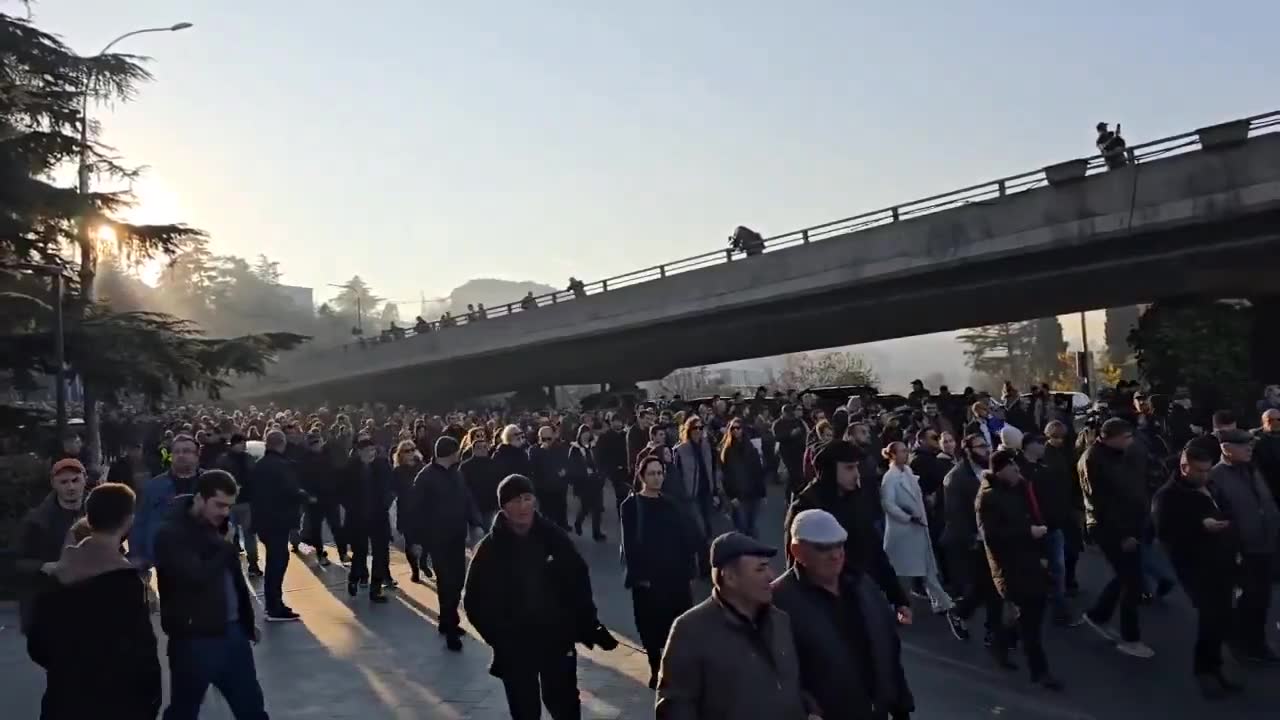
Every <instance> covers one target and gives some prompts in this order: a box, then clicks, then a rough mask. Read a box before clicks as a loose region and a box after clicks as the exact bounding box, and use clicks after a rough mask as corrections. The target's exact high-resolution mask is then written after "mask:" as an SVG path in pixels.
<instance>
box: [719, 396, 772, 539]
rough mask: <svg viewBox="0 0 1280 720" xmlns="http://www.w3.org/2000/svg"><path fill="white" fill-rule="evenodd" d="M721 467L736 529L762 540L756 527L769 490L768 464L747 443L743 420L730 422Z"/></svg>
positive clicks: (723, 446)
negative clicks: (766, 482) (765, 477)
mask: <svg viewBox="0 0 1280 720" xmlns="http://www.w3.org/2000/svg"><path fill="white" fill-rule="evenodd" d="M720 466H721V467H722V468H723V473H724V475H723V477H724V493H725V496H726V497H728V498H729V504H730V506H731V508H732V512H733V525H734V527H735V528H736V529H737V530H738V532H740V533H743V534H744V535H749V536H751V537H759V535H760V533H759V530H758V528H757V527H756V525H757V520H758V518H759V517H760V506H761V504H763V503H764V499H765V496H766V495H767V494H768V488H767V487H766V486H765V480H764V463H763V462H762V461H761V460H760V453H758V452H756V449H755V446H753V445H752V444H751V441H750V440H748V439H747V437H746V431H745V428H744V423H743V420H742V419H741V418H734V419H732V420H730V421H729V431H728V432H727V433H725V435H724V439H723V440H722V441H721V443H720Z"/></svg>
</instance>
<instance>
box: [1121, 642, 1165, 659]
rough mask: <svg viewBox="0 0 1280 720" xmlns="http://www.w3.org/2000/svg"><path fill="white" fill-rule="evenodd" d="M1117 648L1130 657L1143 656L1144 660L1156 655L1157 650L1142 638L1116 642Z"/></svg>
mask: <svg viewBox="0 0 1280 720" xmlns="http://www.w3.org/2000/svg"><path fill="white" fill-rule="evenodd" d="M1116 649H1117V650H1119V651H1120V652H1122V653H1124V654H1125V655H1128V656H1129V657H1136V658H1142V659H1143V660H1147V659H1150V658H1153V657H1155V656H1156V651H1155V650H1152V649H1151V647H1150V646H1149V645H1147V644H1146V643H1144V642H1142V641H1141V640H1134V641H1133V642H1120V643H1116Z"/></svg>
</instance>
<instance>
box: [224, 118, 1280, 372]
mask: <svg viewBox="0 0 1280 720" xmlns="http://www.w3.org/2000/svg"><path fill="white" fill-rule="evenodd" d="M1277 209H1280V134H1272V135H1263V136H1260V137H1257V138H1253V139H1251V140H1250V141H1249V142H1248V143H1247V144H1245V145H1243V146H1240V147H1237V148H1233V149H1228V150H1222V151H1214V152H1205V151H1200V152H1194V153H1187V154H1183V155H1175V156H1170V157H1168V158H1164V159H1160V160H1156V161H1152V162H1147V163H1143V164H1141V165H1137V166H1131V167H1128V168H1125V169H1123V170H1119V171H1115V172H1108V173H1104V174H1100V175H1094V176H1090V177H1088V178H1086V179H1084V180H1082V181H1080V182H1078V183H1075V184H1072V185H1068V186H1062V187H1043V188H1038V189H1035V190H1030V191H1026V192H1022V193H1017V194H1014V195H1010V196H1008V197H1005V198H1001V199H999V200H997V201H991V202H982V203H975V204H972V205H969V206H965V207H961V208H956V209H952V210H947V211H943V212H938V213H934V214H931V215H925V216H922V217H919V218H916V219H910V220H904V221H901V222H897V223H892V224H888V225H883V226H879V227H875V228H871V229H868V230H864V231H861V232H857V233H852V234H849V235H847V236H840V237H833V238H829V239H825V240H821V241H815V242H813V243H811V244H807V245H797V246H795V247H791V248H786V249H781V250H777V251H774V252H770V253H768V254H766V255H763V256H759V257H753V258H740V259H738V260H736V261H735V262H732V263H728V264H722V265H717V266H712V267H708V268H705V269H701V270H696V271H691V272H687V273H683V274H679V275H674V276H671V277H668V278H666V279H662V280H655V281H652V282H648V283H643V284H639V285H634V286H631V287H625V288H620V289H616V290H611V291H609V292H607V293H601V294H597V295H592V296H590V297H588V298H586V299H583V300H575V301H569V302H564V303H561V304H559V305H555V306H549V307H544V308H539V309H538V310H536V311H532V312H527V313H518V314H516V315H512V316H508V317H501V318H494V319H491V320H488V321H486V322H483V323H479V324H476V325H468V326H463V327H458V328H451V329H449V330H447V331H444V332H440V333H434V334H432V335H429V336H426V337H422V338H411V339H408V340H406V341H403V342H399V343H391V344H386V345H380V346H377V347H373V348H370V349H368V350H364V351H360V350H355V349H352V350H350V351H347V352H341V351H326V352H325V353H317V354H308V353H307V351H303V352H301V353H297V354H295V355H296V357H293V358H289V359H288V360H286V361H284V362H282V363H281V365H280V367H279V372H278V373H275V374H276V375H278V376H282V377H278V378H276V379H275V380H274V381H270V382H268V383H264V384H261V385H259V386H257V387H249V386H246V387H245V388H244V390H245V391H248V392H249V393H250V394H255V395H256V394H262V393H270V392H282V391H296V390H300V389H303V388H305V387H306V386H308V385H317V384H318V385H324V386H325V387H327V388H329V389H332V388H336V387H340V386H345V385H350V384H353V383H354V384H359V383H360V382H362V380H360V379H359V378H360V377H363V378H366V379H369V378H374V377H376V376H379V375H388V374H394V375H395V376H396V377H397V378H398V380H397V381H396V382H397V384H404V383H410V384H412V383H415V382H422V381H424V380H421V379H415V378H421V376H420V375H417V374H410V373H408V372H406V371H407V370H408V369H411V368H418V369H420V370H421V371H423V372H426V371H429V370H430V369H431V368H433V367H437V368H445V367H452V368H453V372H452V374H453V376H454V378H455V381H458V382H461V381H462V378H460V377H458V376H459V375H460V374H461V372H462V371H463V370H462V365H460V363H464V362H467V363H473V364H474V366H475V367H480V366H483V367H484V368H485V369H486V371H489V372H496V373H497V374H503V375H507V376H509V377H510V378H512V379H515V378H516V377H517V376H524V377H523V379H524V380H532V381H536V382H555V381H559V382H569V381H582V382H590V381H592V380H603V379H606V378H607V377H624V376H627V375H631V376H632V377H636V378H642V377H644V375H636V374H635V372H637V371H638V372H654V373H660V372H663V371H665V370H669V369H673V368H674V367H676V366H678V365H694V364H699V363H704V362H717V361H722V360H727V359H737V358H740V357H744V355H742V354H740V353H741V352H742V351H743V350H744V349H745V348H747V347H750V348H752V349H755V348H760V351H759V352H754V353H753V352H750V351H748V354H747V355H745V356H759V355H766V354H772V351H771V350H770V349H769V348H770V342H769V338H768V337H767V336H768V335H769V333H770V332H773V331H777V330H779V329H780V328H779V327H778V326H777V325H776V324H772V325H766V326H757V327H755V328H753V327H752V326H751V324H750V322H749V320H750V318H752V317H756V318H760V319H761V320H764V319H766V318H769V317H770V316H771V315H772V314H774V313H775V312H776V311H777V310H779V309H780V308H790V312H793V313H794V312H802V313H803V312H806V311H809V312H813V311H821V310H823V309H825V308H827V307H829V306H830V305H831V303H832V299H831V298H832V295H833V294H838V297H840V298H841V300H838V301H837V302H843V297H845V296H851V295H856V294H862V295H864V296H865V295H867V294H872V297H870V298H867V297H864V298H863V299H864V300H874V299H875V298H874V293H875V292H877V291H878V289H888V288H890V287H892V286H893V285H894V284H895V283H896V284H903V283H906V284H907V286H908V290H909V289H910V287H911V286H912V285H913V284H914V285H915V287H916V288H917V289H918V290H919V291H921V292H925V291H927V290H929V289H930V288H929V287H928V285H929V283H927V282H925V279H926V278H929V277H930V276H931V275H935V274H937V273H939V272H940V271H943V270H945V271H947V272H950V273H955V272H957V271H960V272H963V273H964V274H966V275H967V276H968V277H969V280H968V281H967V282H969V283H970V284H973V285H977V284H981V283H982V282H983V281H987V280H990V279H991V275H992V274H993V273H998V272H999V271H1001V269H1002V268H1004V269H1005V270H1011V268H1012V266H1010V265H1009V263H1010V262H1013V261H1018V262H1019V265H1018V268H1019V270H1018V272H1026V271H1029V270H1038V271H1044V270H1048V271H1050V273H1051V274H1052V272H1053V271H1054V270H1055V269H1062V270H1064V271H1065V270H1066V269H1068V268H1069V267H1070V266H1074V265H1080V266H1081V267H1083V266H1084V265H1086V264H1087V261H1089V260H1091V259H1093V258H1096V257H1101V256H1104V255H1107V254H1109V253H1117V252H1119V253H1123V252H1130V253H1134V252H1140V253H1145V256H1146V257H1148V258H1149V259H1151V260H1155V259H1156V258H1157V257H1159V256H1160V255H1161V254H1163V253H1165V252H1166V249H1165V248H1166V247H1167V248H1168V250H1167V252H1169V253H1172V252H1173V251H1174V249H1175V248H1173V246H1172V245H1170V244H1168V243H1163V244H1162V243H1155V244H1154V245H1152V246H1151V247H1150V248H1147V247H1146V246H1145V245H1143V243H1144V241H1143V240H1141V239H1143V238H1146V239H1150V238H1153V237H1163V236H1169V235H1170V234H1173V233H1178V232H1184V233H1185V232H1186V231H1188V230H1193V229H1196V228H1200V229H1203V230H1205V231H1206V232H1208V231H1209V230H1210V229H1213V230H1212V236H1203V237H1190V238H1187V237H1184V240H1186V241H1189V242H1190V246H1191V247H1192V248H1193V249H1194V248H1199V249H1203V248H1205V247H1207V246H1206V243H1208V244H1210V245H1209V246H1211V245H1212V244H1214V243H1230V242H1232V241H1233V240H1237V239H1239V238H1238V236H1240V235H1241V234H1242V233H1244V234H1247V233H1248V232H1253V230H1252V229H1248V228H1245V227H1243V226H1240V225H1239V222H1240V221H1243V220H1247V219H1249V218H1256V217H1263V216H1265V215H1267V214H1268V213H1271V212H1273V211H1276V210H1277ZM1228 226H1229V227H1228ZM1205 234H1206V233H1205V232H1202V233H1200V235H1205ZM1260 242H1263V243H1264V244H1266V246H1267V247H1270V245H1269V243H1270V242H1271V240H1270V239H1263V240H1261V241H1260ZM1130 246H1131V247H1130ZM1104 249H1105V252H1103V250H1104ZM1264 257H1265V255H1264ZM1126 262H1128V263H1132V262H1134V261H1133V259H1132V258H1131V259H1129V260H1127V261H1126ZM1235 269H1236V270H1243V269H1244V267H1243V266H1236V267H1235ZM1227 270H1231V268H1228V269H1227ZM1224 272H1225V271H1224ZM913 278H914V280H913ZM1223 280H1224V281H1226V282H1229V281H1230V278H1229V277H1224V278H1223ZM963 282H964V281H962V285H963ZM901 290H902V288H898V289H897V290H896V291H895V292H898V293H899V294H900V292H901ZM1089 290H1090V289H1089V288H1088V287H1079V288H1077V291H1076V295H1077V297H1076V298H1062V300H1061V303H1062V305H1064V306H1066V305H1071V306H1078V305H1080V303H1081V301H1082V300H1084V301H1087V300H1088V292H1089ZM1148 299H1150V298H1148ZM938 300H939V299H938V298H935V299H934V300H933V302H934V303H938ZM949 305H951V303H949V302H947V301H946V300H945V299H943V301H942V304H940V305H938V304H935V305H934V306H933V308H932V310H931V311H930V313H929V315H930V317H928V318H927V319H925V318H918V317H912V316H907V317H902V318H899V319H898V321H897V322H895V323H894V324H893V325H892V327H884V326H882V327H880V328H878V329H872V328H870V327H869V326H868V328H867V329H866V330H865V331H864V332H862V333H856V332H855V333H852V334H851V333H849V332H847V331H844V332H840V333H833V334H830V335H826V336H817V337H812V336H811V337H808V338H805V339H801V340H797V341H788V342H779V343H778V344H777V347H782V346H784V345H785V346H787V347H796V346H798V345H799V346H803V345H805V344H806V343H807V346H808V347H809V348H813V347H829V346H832V345H835V344H840V343H843V342H865V341H872V340H878V339H884V338H887V337H899V336H905V335H913V334H918V333H921V332H931V331H935V330H940V329H947V328H948V327H951V328H954V327H963V326H966V325H972V324H981V323H984V322H995V321H997V320H996V319H991V320H977V321H976V322H975V321H973V320H972V318H973V317H975V315H974V314H973V313H972V312H968V313H965V312H955V313H950V310H951V309H950V308H949ZM1086 306H1090V305H1086ZM1097 306H1098V305H1092V307H1097ZM1070 309H1074V307H1073V308H1070ZM1064 311H1066V310H1064ZM949 313H950V314H952V315H953V316H954V322H955V323H956V324H951V322H952V321H949V320H947V316H948V314H949ZM739 315H742V316H743V317H741V318H739V317H738V316H739ZM713 318H715V319H717V321H716V323H715V324H708V323H706V322H702V323H701V327H700V328H698V325H699V322H700V321H706V320H709V319H713ZM721 320H723V321H725V322H721ZM691 321H692V322H693V323H694V325H695V328H696V329H698V330H699V332H696V333H695V334H693V335H692V336H690V335H689V334H688V333H687V332H686V333H682V334H680V335H679V336H678V337H677V336H672V339H674V340H685V339H692V340H694V342H691V343H689V342H685V343H684V344H683V345H682V346H681V347H682V349H681V351H680V352H667V351H666V348H657V349H655V348H654V347H653V346H654V345H657V344H660V343H659V342H654V341H658V340H659V339H660V338H661V337H662V335H663V332H662V330H663V328H666V329H667V330H672V329H673V328H675V327H677V326H679V325H680V324H681V323H685V324H688V323H690V322H691ZM744 322H745V323H746V324H743V323H744ZM773 322H774V323H776V322H777V317H776V316H775V317H774V318H773ZM959 323H965V324H959ZM940 324H941V325H944V326H946V327H938V326H939V325H940ZM730 325H733V326H736V330H735V332H737V333H748V334H752V333H754V334H756V335H757V337H755V338H752V342H751V343H750V344H749V345H743V344H742V343H740V342H727V343H726V342H722V338H720V337H719V336H716V335H715V334H714V333H711V334H708V333H709V332H710V331H711V330H713V329H714V328H715V327H719V326H725V327H727V326H730ZM781 329H785V328H781ZM837 335H839V336H837ZM851 337H853V338H856V339H850V338H851ZM601 339H610V340H609V342H607V343H603V344H602V343H601V342H599V341H600V340H601ZM730 346H733V347H735V348H737V349H735V350H734V351H733V352H734V353H735V354H736V357H734V356H726V352H725V350H726V349H727V348H728V347H730ZM557 348H558V350H557ZM797 349H803V348H798V347H797ZM561 352H562V353H563V354H561V355H560V356H559V357H558V359H556V360H555V361H554V362H547V360H548V357H546V355H547V353H551V354H553V355H555V354H557V353H561ZM658 356H662V360H661V361H658V360H657V359H656V358H657V357H658ZM645 357H650V358H651V360H652V361H651V362H645V361H644V360H645ZM531 362H532V363H533V364H536V365H542V366H544V367H543V368H542V369H541V370H539V371H538V372H533V373H530V372H522V371H521V370H522V368H523V367H524V366H528V365H529V364H530V363H531ZM673 363H674V364H673ZM573 365H578V366H582V369H583V370H584V371H585V370H586V369H587V366H591V369H590V373H586V372H584V373H579V374H578V375H586V374H593V375H592V377H581V378H575V379H574V380H570V379H569V378H571V377H574V376H575V373H574V372H573V371H572V370H573V368H572V367H566V366H573ZM607 369H615V370H616V371H617V372H616V373H615V374H613V375H604V376H602V375H600V374H599V373H600V372H601V371H607ZM396 371H398V372H396ZM535 375H537V376H539V378H543V379H535V377H534V376H535ZM430 384H440V381H439V380H438V379H437V380H434V381H432V382H431V383H430ZM446 384H447V383H446ZM461 384H464V385H467V386H468V387H479V386H482V385H483V386H486V387H489V389H490V390H500V389H508V388H509V387H510V386H503V385H502V384H501V382H499V381H497V380H493V381H490V380H484V381H480V382H475V381H474V379H472V378H467V381H466V382H462V383H461Z"/></svg>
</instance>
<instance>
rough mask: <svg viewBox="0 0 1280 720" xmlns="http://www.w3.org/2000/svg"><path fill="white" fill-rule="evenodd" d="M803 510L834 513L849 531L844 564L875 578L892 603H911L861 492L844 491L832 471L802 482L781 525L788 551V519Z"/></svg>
mask: <svg viewBox="0 0 1280 720" xmlns="http://www.w3.org/2000/svg"><path fill="white" fill-rule="evenodd" d="M877 505H878V502H877ZM805 510H826V511H827V512H829V513H831V514H832V515H834V516H835V518H836V520H838V521H840V526H841V527H843V528H844V530H845V532H847V533H848V534H849V537H848V539H847V540H845V542H844V557H845V559H844V562H845V566H846V567H848V568H850V569H851V570H852V571H854V572H858V573H863V574H866V575H867V576H869V577H870V578H872V579H873V580H875V582H876V584H877V585H879V586H880V589H881V591H882V592H884V594H885V596H886V597H888V598H889V602H890V603H891V604H892V605H893V606H894V607H909V606H910V605H911V602H910V601H909V600H908V599H907V596H906V593H904V592H903V590H902V585H901V584H900V583H899V582H898V574H897V572H895V571H894V569H893V564H892V563H890V562H889V556H888V555H886V554H885V552H884V537H883V535H881V534H880V533H879V532H878V531H877V530H876V528H875V525H873V524H872V522H871V519H872V518H873V517H874V515H873V513H872V510H871V508H870V506H869V500H868V499H867V498H866V496H865V495H863V493H862V492H860V491H853V492H844V491H843V490H841V489H840V487H839V485H837V484H836V479H835V475H834V473H827V472H819V474H818V479H817V480H814V481H813V482H811V483H809V484H808V485H807V486H805V488H804V490H802V491H801V492H800V494H799V495H797V496H796V498H795V500H793V501H792V502H791V507H789V508H787V516H786V519H785V520H784V522H783V525H782V528H783V530H782V533H783V537H782V546H783V547H784V548H787V549H788V550H787V552H790V547H791V523H792V522H793V521H794V520H795V517H796V515H799V514H800V513H801V512H803V511H805Z"/></svg>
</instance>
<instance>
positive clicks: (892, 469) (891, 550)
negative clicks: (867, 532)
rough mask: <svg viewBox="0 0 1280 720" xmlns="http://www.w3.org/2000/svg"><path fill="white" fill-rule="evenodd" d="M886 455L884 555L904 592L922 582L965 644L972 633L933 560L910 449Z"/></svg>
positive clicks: (892, 446)
mask: <svg viewBox="0 0 1280 720" xmlns="http://www.w3.org/2000/svg"><path fill="white" fill-rule="evenodd" d="M883 452H884V458H885V460H887V461H888V462H889V469H888V470H886V471H885V474H884V477H883V478H882V479H881V481H880V503H881V506H882V507H883V508H884V516H885V528H884V551H885V554H886V555H888V556H889V562H890V564H892V565H893V570H894V572H895V573H897V575H898V579H899V582H901V583H902V585H903V588H904V589H905V590H910V588H911V583H912V581H914V580H915V579H917V578H919V579H922V580H923V581H924V587H925V591H926V592H927V593H928V595H929V604H930V605H932V606H933V612H934V614H937V615H942V614H945V615H946V616H947V622H948V623H949V624H950V625H951V632H952V634H953V635H955V636H956V638H957V639H960V640H966V639H968V637H969V631H968V629H967V628H966V627H965V622H964V619H963V618H961V617H960V616H959V615H957V614H956V612H955V602H954V601H953V600H952V599H951V596H950V595H948V594H947V591H946V590H945V589H943V587H942V583H941V582H940V581H939V580H938V562H937V560H936V559H935V558H934V556H933V542H932V540H931V539H930V536H929V520H928V515H927V513H926V512H925V503H924V495H923V493H922V492H921V490H920V481H919V479H918V478H917V477H916V474H915V473H914V472H912V470H911V466H910V465H908V464H907V463H908V458H909V454H908V453H907V446H906V444H905V443H902V442H891V443H889V445H888V446H886V447H885V449H884V451H883Z"/></svg>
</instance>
